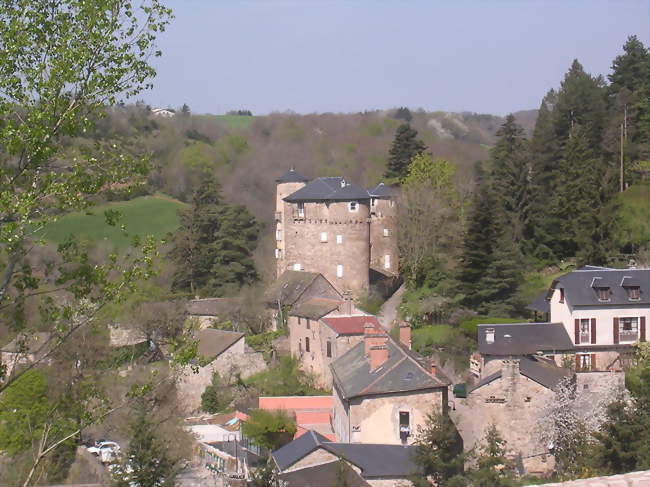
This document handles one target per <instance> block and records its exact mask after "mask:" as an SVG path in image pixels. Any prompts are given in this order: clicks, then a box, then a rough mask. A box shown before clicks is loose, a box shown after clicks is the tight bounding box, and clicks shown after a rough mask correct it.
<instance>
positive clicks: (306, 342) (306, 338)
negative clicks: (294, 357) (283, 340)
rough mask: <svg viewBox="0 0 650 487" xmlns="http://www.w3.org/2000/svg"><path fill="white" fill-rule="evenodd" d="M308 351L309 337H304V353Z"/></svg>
mask: <svg viewBox="0 0 650 487" xmlns="http://www.w3.org/2000/svg"><path fill="white" fill-rule="evenodd" d="M309 351H310V350H309V337H305V352H309Z"/></svg>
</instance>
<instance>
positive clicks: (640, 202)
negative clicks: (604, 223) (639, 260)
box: [615, 184, 650, 252]
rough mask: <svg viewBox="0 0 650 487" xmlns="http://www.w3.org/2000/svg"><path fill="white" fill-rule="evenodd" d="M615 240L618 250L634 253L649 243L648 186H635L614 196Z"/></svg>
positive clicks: (649, 203)
mask: <svg viewBox="0 0 650 487" xmlns="http://www.w3.org/2000/svg"><path fill="white" fill-rule="evenodd" d="M615 208H616V216H615V219H616V222H617V223H616V230H615V235H616V237H615V239H616V244H617V246H618V247H619V248H621V249H624V250H625V251H628V252H636V251H638V249H639V248H641V247H643V246H644V245H645V244H646V243H647V242H650V185H649V184H637V185H634V186H631V187H629V188H627V189H626V190H625V191H623V192H622V193H619V194H618V195H617V196H616V200H615Z"/></svg>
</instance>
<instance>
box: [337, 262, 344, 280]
mask: <svg viewBox="0 0 650 487" xmlns="http://www.w3.org/2000/svg"><path fill="white" fill-rule="evenodd" d="M336 277H343V264H337V265H336Z"/></svg>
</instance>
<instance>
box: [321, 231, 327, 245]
mask: <svg viewBox="0 0 650 487" xmlns="http://www.w3.org/2000/svg"><path fill="white" fill-rule="evenodd" d="M320 241H321V242H322V243H327V232H320Z"/></svg>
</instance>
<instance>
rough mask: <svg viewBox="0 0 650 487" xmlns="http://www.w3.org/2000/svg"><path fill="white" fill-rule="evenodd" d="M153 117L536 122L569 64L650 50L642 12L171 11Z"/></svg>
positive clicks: (603, 6) (474, 6)
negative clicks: (362, 116)
mask: <svg viewBox="0 0 650 487" xmlns="http://www.w3.org/2000/svg"><path fill="white" fill-rule="evenodd" d="M165 3H166V4H167V5H168V6H170V7H172V9H173V11H174V14H175V16H176V18H175V19H174V21H173V22H172V24H171V25H170V26H169V28H168V29H167V31H166V32H165V33H163V34H162V35H161V37H160V38H159V42H158V43H159V46H160V48H161V50H162V51H163V56H162V58H159V59H156V61H155V63H154V64H155V66H156V68H157V70H158V76H157V77H156V79H155V80H154V84H155V87H154V89H153V90H152V91H150V92H147V93H145V94H143V96H142V98H143V99H144V100H145V101H146V102H147V103H149V104H151V105H152V106H160V107H167V106H171V107H178V106H180V105H182V104H183V103H187V104H188V105H189V106H190V108H191V110H192V111H193V112H194V113H216V114H220V113H225V112H226V111H228V110H233V109H249V110H251V111H253V113H254V114H256V115H261V114H267V113H270V112H274V111H287V110H291V111H294V112H297V113H314V112H318V113H322V112H358V111H363V110H375V109H386V108H392V107H397V106H407V107H409V108H412V109H416V108H424V109H425V110H430V111H435V110H443V111H455V112H459V111H470V112H477V113H491V114H495V115H505V114H507V113H510V112H514V111H518V110H527V109H532V108H537V107H538V106H539V103H540V101H541V99H542V97H543V96H544V94H545V93H546V92H547V91H548V90H549V89H550V88H553V87H558V86H559V84H560V81H561V80H562V78H563V76H564V73H566V71H567V70H568V68H569V66H570V64H571V62H572V60H573V59H575V58H577V59H578V60H579V61H580V62H581V63H582V64H583V66H584V67H585V69H586V70H587V71H588V72H590V73H592V74H603V75H606V74H607V73H608V72H609V70H610V67H611V63H612V60H613V59H614V57H616V56H617V55H618V54H620V53H621V51H622V46H623V44H624V43H625V40H626V39H627V37H628V36H630V35H633V34H634V35H637V37H639V39H640V40H641V41H642V42H643V43H644V44H645V45H646V46H648V45H650V0H636V1H632V0H609V1H605V0H553V1H551V0H546V1H541V0H539V1H533V0H474V1H470V0H166V2H165Z"/></svg>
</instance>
